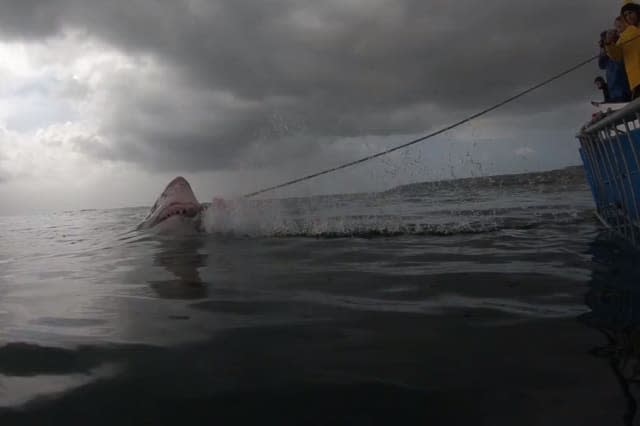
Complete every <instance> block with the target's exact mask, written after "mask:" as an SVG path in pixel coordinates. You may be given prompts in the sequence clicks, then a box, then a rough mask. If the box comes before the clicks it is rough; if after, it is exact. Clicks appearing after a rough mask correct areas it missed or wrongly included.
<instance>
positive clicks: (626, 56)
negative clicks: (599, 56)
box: [605, 0, 640, 99]
mask: <svg viewBox="0 0 640 426" xmlns="http://www.w3.org/2000/svg"><path fill="white" fill-rule="evenodd" d="M620 15H621V16H622V17H623V18H624V20H625V21H626V23H627V24H628V25H627V28H626V29H625V30H624V31H623V32H622V34H620V37H619V38H618V39H617V40H616V39H615V37H614V36H613V34H612V33H610V32H607V35H606V40H605V44H606V47H605V49H606V52H607V55H609V57H610V58H611V59H613V60H614V61H618V62H620V61H623V60H624V67H625V70H626V71H627V79H628V81H629V87H630V88H631V97H632V99H636V98H637V97H639V96H640V29H638V27H637V25H638V21H639V20H640V5H638V4H636V3H633V2H632V1H631V0H625V3H624V5H623V6H622V9H620Z"/></svg>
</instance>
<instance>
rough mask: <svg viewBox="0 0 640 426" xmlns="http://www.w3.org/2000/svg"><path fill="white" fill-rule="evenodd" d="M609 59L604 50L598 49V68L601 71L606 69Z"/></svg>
mask: <svg viewBox="0 0 640 426" xmlns="http://www.w3.org/2000/svg"><path fill="white" fill-rule="evenodd" d="M610 60H611V59H610V58H609V56H607V51H606V50H604V49H600V57H599V58H598V68H600V69H601V70H606V69H607V64H608V63H609V61H610Z"/></svg>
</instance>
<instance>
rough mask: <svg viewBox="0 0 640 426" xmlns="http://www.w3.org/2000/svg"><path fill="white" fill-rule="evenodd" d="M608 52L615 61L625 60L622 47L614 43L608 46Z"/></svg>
mask: <svg viewBox="0 0 640 426" xmlns="http://www.w3.org/2000/svg"><path fill="white" fill-rule="evenodd" d="M606 50H607V55H608V56H609V58H611V59H613V60H614V61H618V62H620V61H622V59H623V58H624V54H623V52H622V46H620V45H617V44H613V43H611V44H607V46H606Z"/></svg>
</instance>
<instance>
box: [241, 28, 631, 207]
mask: <svg viewBox="0 0 640 426" xmlns="http://www.w3.org/2000/svg"><path fill="white" fill-rule="evenodd" d="M634 39H635V37H634ZM632 40H633V39H632ZM629 41H631V40H628V41H627V42H629ZM599 56H600V54H597V55H595V56H592V57H590V58H589V59H585V60H584V61H582V62H580V63H578V64H577V65H574V66H572V67H571V68H568V69H566V70H564V71H562V72H560V73H558V74H556V75H554V76H552V77H549V78H547V79H546V80H544V81H543V82H541V83H538V84H535V85H533V86H531V87H529V88H528V89H525V90H523V91H521V92H519V93H517V94H515V95H513V96H511V97H509V98H507V99H505V100H503V101H502V102H499V103H497V104H495V105H493V106H491V107H489V108H486V109H483V110H482V111H480V112H477V113H475V114H472V115H470V116H468V117H466V118H464V119H462V120H460V121H457V122H455V123H453V124H450V125H448V126H446V127H443V128H442V129H440V130H437V131H435V132H433V133H429V134H428V135H425V136H422V137H420V138H417V139H414V140H412V141H409V142H406V143H403V144H402V145H398V146H395V147H393V148H389V149H386V150H384V151H381V152H378V153H376V154H372V155H368V156H366V157H363V158H360V159H359V160H355V161H350V162H348V163H344V164H341V165H339V166H336V167H332V168H330V169H326V170H322V171H320V172H316V173H312V174H310V175H306V176H302V177H300V178H297V179H293V180H290V181H287V182H283V183H281V184H278V185H274V186H270V187H267V188H264V189H261V190H259V191H255V192H251V193H249V194H246V195H245V196H244V197H245V198H249V197H253V196H256V195H259V194H263V193H265V192H269V191H273V190H274V189H279V188H284V187H285V186H290V185H293V184H295V183H298V182H302V181H305V180H310V179H313V178H316V177H318V176H322V175H326V174H328V173H332V172H335V171H337V170H341V169H346V168H347V167H351V166H355V165H356V164H360V163H364V162H365V161H369V160H373V159H374V158H378V157H382V156H383V155H387V154H390V153H392V152H394V151H398V150H400V149H403V148H406V147H408V146H411V145H415V144H417V143H419V142H422V141H425V140H427V139H430V138H432V137H434V136H438V135H440V134H442V133H444V132H447V131H449V130H451V129H453V128H455V127H458V126H461V125H463V124H465V123H468V122H469V121H472V120H475V119H476V118H478V117H480V116H483V115H485V114H488V113H490V112H491V111H494V110H496V109H498V108H500V107H502V106H504V105H506V104H508V103H511V102H513V101H515V100H516V99H518V98H521V97H523V96H525V95H528V94H529V93H531V92H533V91H534V90H537V89H539V88H541V87H543V86H546V85H547V84H549V83H551V82H553V81H555V80H558V79H560V78H562V77H564V76H565V75H567V74H570V73H572V72H573V71H575V70H577V69H578V68H581V67H583V66H585V65H587V64H588V63H590V62H592V61H594V60H595V59H597V58H598V57H599Z"/></svg>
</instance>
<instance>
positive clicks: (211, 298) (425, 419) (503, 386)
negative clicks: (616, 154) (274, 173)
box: [0, 168, 640, 425]
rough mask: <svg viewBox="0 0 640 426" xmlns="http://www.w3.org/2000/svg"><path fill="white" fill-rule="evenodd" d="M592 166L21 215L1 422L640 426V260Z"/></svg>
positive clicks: (4, 298) (4, 333)
mask: <svg viewBox="0 0 640 426" xmlns="http://www.w3.org/2000/svg"><path fill="white" fill-rule="evenodd" d="M592 210H593V202H592V200H591V194H590V192H589V189H588V187H587V186H586V183H585V180H584V175H583V173H582V171H581V169H580V168H568V169H564V170H559V171H553V172H546V173H535V174H526V175H518V176H502V177H493V178H478V179H466V180H458V181H452V182H443V183H425V184H415V185H408V186H404V187H400V188H395V189H393V190H390V191H387V192H383V193H377V194H356V195H336V196H323V197H312V198H298V199H286V200H246V201H243V202H238V203H236V204H235V205H234V207H233V214H232V215H229V216H224V217H223V216H219V215H216V214H215V212H212V211H209V212H208V213H207V216H205V218H204V223H205V225H206V230H207V232H206V233H201V234H196V233H193V234H190V233H185V234H180V235H153V234H149V233H139V232H137V231H135V227H136V225H137V224H138V222H139V221H140V220H141V219H142V218H143V217H144V215H145V214H146V211H147V210H146V208H131V209H117V210H88V211H70V212H60V213H57V214H50V215H33V216H22V217H0V424H2V425H13V424H18V425H22V424H92V425H93V424H109V425H112V424H136V425H139V424H190V423H202V422H204V424H213V422H216V423H217V424H278V425H283V424H296V425H333V424H348V425H371V424H418V423H421V424H430V425H469V424H473V425H516V424H517V425H603V424H606V425H618V424H619V425H628V424H640V419H639V417H640V415H639V414H638V413H637V412H636V411H637V402H638V397H640V392H639V389H638V378H639V377H640V364H638V353H639V352H640V330H638V328H637V324H638V322H639V320H640V303H638V300H639V298H640V290H638V289H639V288H640V272H639V268H640V267H639V266H638V263H640V262H638V261H639V260H640V255H638V254H637V253H634V252H633V251H631V250H629V249H628V248H627V247H625V246H624V244H623V243H621V242H619V241H617V240H616V239H615V238H614V237H612V236H610V235H608V234H607V233H606V231H604V230H603V229H602V228H601V226H599V224H598V223H597V222H596V220H595V218H594V216H593V213H592Z"/></svg>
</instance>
